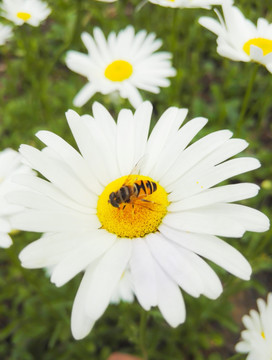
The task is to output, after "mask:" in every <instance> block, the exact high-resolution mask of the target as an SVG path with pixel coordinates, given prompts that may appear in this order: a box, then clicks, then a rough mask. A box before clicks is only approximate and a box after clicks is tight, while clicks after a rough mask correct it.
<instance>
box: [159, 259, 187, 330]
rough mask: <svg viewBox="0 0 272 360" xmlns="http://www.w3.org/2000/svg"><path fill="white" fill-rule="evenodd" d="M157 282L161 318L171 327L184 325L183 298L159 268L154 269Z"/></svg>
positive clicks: (176, 287) (174, 284)
mask: <svg viewBox="0 0 272 360" xmlns="http://www.w3.org/2000/svg"><path fill="white" fill-rule="evenodd" d="M156 274H157V282H158V285H159V286H158V307H159V309H160V312H161V313H162V316H163V317H164V318H165V320H166V321H167V322H168V324H169V325H170V326H172V327H177V326H178V325H180V324H182V323H184V321H185V317H186V310H185V304H184V300H183V296H182V294H181V291H180V289H179V287H178V285H177V284H176V283H175V282H174V281H173V280H171V279H170V278H169V276H167V274H166V273H165V272H164V271H163V270H162V269H161V268H160V266H159V265H157V267H156Z"/></svg>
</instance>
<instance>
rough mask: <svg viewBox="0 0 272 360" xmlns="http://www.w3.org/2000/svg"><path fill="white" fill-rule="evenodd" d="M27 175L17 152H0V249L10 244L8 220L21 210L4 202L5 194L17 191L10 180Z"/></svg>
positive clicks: (10, 150)
mask: <svg viewBox="0 0 272 360" xmlns="http://www.w3.org/2000/svg"><path fill="white" fill-rule="evenodd" d="M27 173H28V174H30V173H32V171H31V170H30V168H29V167H28V166H26V165H23V164H22V156H21V155H20V154H19V153H18V152H17V151H15V150H12V149H5V150H3V151H1V152H0V247H4V248H7V247H9V246H10V245H11V244H12V241H11V238H10V236H9V235H8V233H9V232H10V231H11V230H12V227H11V224H10V221H9V219H10V216H11V215H12V214H15V213H17V212H18V211H21V210H22V207H21V206H18V205H13V204H9V203H8V202H7V201H6V196H7V194H9V193H10V192H12V191H14V190H16V189H18V185H17V184H15V183H13V182H12V178H13V176H16V175H17V174H27ZM19 188H20V187H19Z"/></svg>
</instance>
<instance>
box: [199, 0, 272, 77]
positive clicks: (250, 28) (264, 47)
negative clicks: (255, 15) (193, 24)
mask: <svg viewBox="0 0 272 360" xmlns="http://www.w3.org/2000/svg"><path fill="white" fill-rule="evenodd" d="M222 9H223V15H224V19H222V18H221V16H220V15H218V16H219V22H218V21H216V20H215V19H212V18H210V17H201V18H200V19H199V23H200V24H201V25H202V26H204V27H205V28H207V29H208V30H210V31H212V32H213V33H215V34H216V35H217V36H218V38H217V52H218V54H219V55H221V56H224V57H226V58H229V59H231V60H234V61H245V62H248V61H255V62H257V63H260V64H262V65H264V66H266V68H267V70H268V71H270V72H272V24H269V23H268V21H267V20H266V19H264V18H259V19H258V21H257V26H256V25H255V24H253V23H252V22H251V21H250V20H248V19H246V18H245V17H244V15H243V14H242V12H241V11H240V10H239V9H238V8H237V7H236V6H232V5H231V3H229V2H226V3H225V4H224V5H223V7H222ZM241 29H242V31H241Z"/></svg>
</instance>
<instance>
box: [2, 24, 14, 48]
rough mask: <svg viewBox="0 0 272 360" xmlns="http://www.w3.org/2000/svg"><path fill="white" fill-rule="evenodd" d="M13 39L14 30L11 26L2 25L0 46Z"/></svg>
mask: <svg viewBox="0 0 272 360" xmlns="http://www.w3.org/2000/svg"><path fill="white" fill-rule="evenodd" d="M11 37H12V28H11V27H10V26H7V25H2V24H0V45H4V44H5V43H6V41H7V40H8V39H10V38H11Z"/></svg>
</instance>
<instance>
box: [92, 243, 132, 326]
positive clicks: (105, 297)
mask: <svg viewBox="0 0 272 360" xmlns="http://www.w3.org/2000/svg"><path fill="white" fill-rule="evenodd" d="M131 250H132V244H131V240H130V239H119V240H118V241H117V242H116V243H115V245H114V246H112V247H111V249H109V250H108V251H107V252H106V254H105V255H104V256H103V257H102V258H101V260H100V261H99V262H98V264H97V266H96V268H95V270H94V273H93V277H92V279H91V282H90V286H89V291H88V296H87V299H86V305H85V309H86V312H87V314H88V316H89V317H90V318H92V319H94V320H97V319H98V318H99V317H100V316H101V315H102V314H103V313H104V311H105V310H106V308H107V306H108V304H109V302H110V299H111V295H112V293H113V290H114V289H115V287H116V285H117V283H118V281H119V280H120V278H121V276H122V273H123V272H124V270H125V268H126V267H127V264H128V262H129V259H130V256H131Z"/></svg>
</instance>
